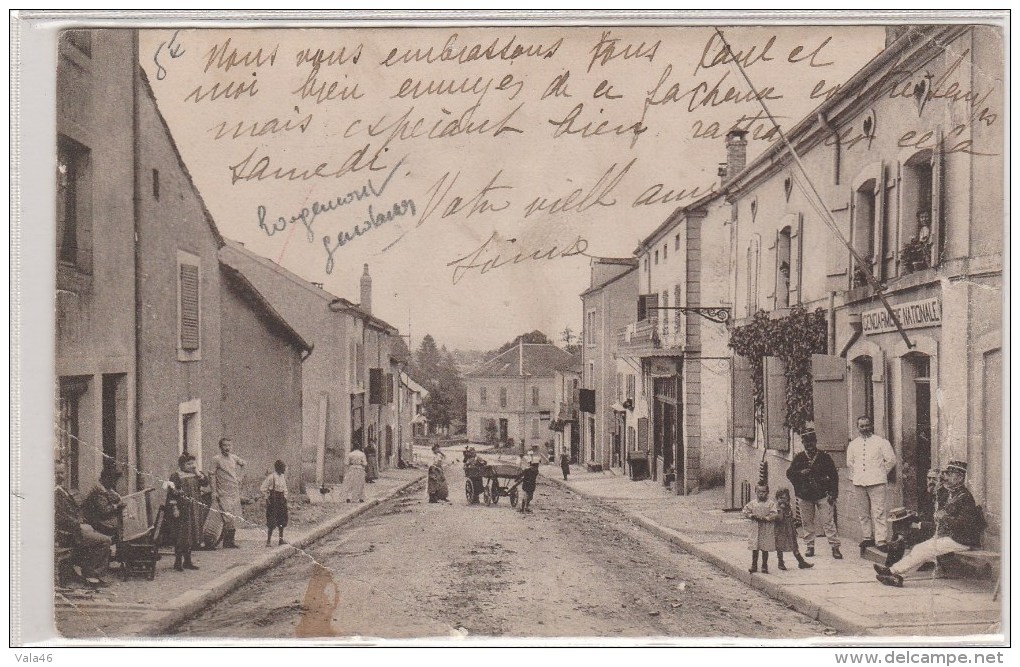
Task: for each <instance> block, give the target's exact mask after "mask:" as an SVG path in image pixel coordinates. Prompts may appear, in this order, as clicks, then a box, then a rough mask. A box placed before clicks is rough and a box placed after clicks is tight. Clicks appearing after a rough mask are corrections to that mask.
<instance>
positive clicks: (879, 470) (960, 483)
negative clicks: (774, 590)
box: [743, 416, 985, 586]
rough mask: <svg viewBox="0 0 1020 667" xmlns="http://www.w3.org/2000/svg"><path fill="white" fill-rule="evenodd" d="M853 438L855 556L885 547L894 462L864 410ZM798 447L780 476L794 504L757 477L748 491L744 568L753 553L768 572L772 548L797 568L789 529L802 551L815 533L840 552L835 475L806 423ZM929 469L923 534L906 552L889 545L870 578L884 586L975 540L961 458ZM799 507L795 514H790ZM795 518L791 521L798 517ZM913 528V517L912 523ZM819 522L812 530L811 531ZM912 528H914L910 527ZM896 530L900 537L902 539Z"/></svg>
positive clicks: (975, 512)
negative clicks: (929, 511) (929, 510)
mask: <svg viewBox="0 0 1020 667" xmlns="http://www.w3.org/2000/svg"><path fill="white" fill-rule="evenodd" d="M857 431H858V437H856V438H854V439H853V440H852V441H851V442H850V444H849V445H848V447H847V450H846V463H847V468H848V472H849V476H850V483H851V485H852V487H853V490H854V493H855V501H856V506H857V513H858V520H859V522H860V528H861V535H862V539H861V542H860V544H859V545H858V546H859V548H860V553H861V556H864V555H865V553H866V551H867V550H868V549H869V548H870V547H875V548H876V549H878V550H879V551H881V552H884V553H889V552H890V541H889V540H890V535H889V533H890V530H889V525H888V512H887V510H886V491H887V485H888V479H889V475H890V473H891V472H892V470H893V468H895V466H896V454H895V452H894V451H893V448H892V445H891V444H890V443H889V441H888V440H886V439H884V438H882V437H880V436H877V435H875V431H874V424H873V422H872V420H871V418H870V417H867V416H862V417H860V418H858V420H857ZM801 442H802V444H803V445H804V451H803V452H800V453H798V454H797V455H796V456H794V457H793V461H792V462H791V464H790V467H789V469H788V470H787V471H786V477H787V479H789V480H790V482H791V484H792V485H793V490H794V495H795V496H796V500H797V505H796V509H797V511H796V512H795V511H794V509H793V506H792V504H791V502H790V492H789V491H788V490H787V489H779V490H778V491H777V492H776V494H775V501H774V502H773V501H770V500H769V488H768V485H767V479H764V478H763V479H761V480H759V484H758V486H757V487H756V489H755V495H756V498H755V499H754V500H752V501H751V502H749V503H748V504H747V505H746V506H745V507H744V510H743V511H744V516H745V517H747V518H748V519H751V520H752V521H753V524H752V527H751V534H750V539H749V544H748V548H749V549H750V550H751V552H752V553H751V568H750V571H751V572H757V571H759V569H758V562H759V555H760V556H761V572H763V573H767V572H768V552H770V551H776V552H777V561H778V567H779V569H781V570H785V569H786V567H785V563H784V562H783V552H785V551H791V552H793V555H794V557H795V558H796V559H797V563H798V567H800V568H809V567H811V566H812V564H811V563H807V562H806V561H805V560H804V558H803V557H802V556H801V554H800V553H799V549H798V544H797V532H798V531H797V529H798V528H800V533H801V536H802V537H803V539H804V543H805V553H804V556H806V557H808V558H810V557H813V556H814V555H815V538H816V536H817V535H819V534H824V535H825V537H826V539H827V540H828V542H829V546H830V548H831V549H832V557H833V558H834V559H837V560H838V559H842V558H843V554H842V552H841V551H840V541H839V537H838V536H837V532H836V523H835V519H834V508H835V506H836V501H837V499H838V497H839V477H838V474H837V472H836V466H835V463H834V462H833V460H832V457H831V456H829V454H828V453H826V452H823V451H820V450H819V449H818V444H817V437H816V434H815V432H814V431H813V430H809V431H807V432H805V433H803V434H801ZM933 472H934V474H932V473H930V474H929V493H930V494H931V496H932V500H933V505H934V507H935V510H934V513H933V516H932V517H931V521H930V525H931V529H930V531H929V533H930V535H925V537H926V538H927V539H924V540H916V541H917V542H918V543H917V544H915V545H914V546H913V549H911V551H910V552H909V553H907V554H906V555H904V553H903V551H905V549H901V550H900V551H899V552H897V551H896V549H893V550H892V551H893V553H892V555H890V556H889V557H888V558H887V561H886V564H884V565H878V564H876V565H875V571H876V575H877V578H878V580H879V581H880V582H881V583H883V584H885V585H887V586H902V585H903V575H904V574H905V573H907V572H910V571H912V570H914V569H917V568H919V567H921V566H922V565H924V564H925V563H927V562H931V561H934V560H935V559H936V558H937V557H938V556H941V555H945V554H949V553H954V552H959V551H965V550H968V549H970V548H972V547H976V546H978V545H979V544H980V540H981V531H982V530H983V529H984V525H985V524H984V518H983V516H982V514H981V510H980V508H979V507H978V506H977V505H976V503H975V501H974V497H973V495H971V493H970V491H969V490H968V489H967V487H966V486H965V481H966V475H967V464H966V463H965V462H963V461H950V462H949V464H948V465H947V466H946V469H945V470H944V471H941V472H939V471H933ZM798 514H799V517H798ZM798 518H799V520H798ZM914 527H915V528H916V529H920V527H921V523H920V522H919V523H917V524H914ZM819 528H820V530H819ZM915 534H920V533H918V532H916V531H915ZM899 537H900V544H901V546H903V543H904V540H903V537H902V536H899Z"/></svg>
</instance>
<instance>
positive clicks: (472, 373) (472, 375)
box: [464, 272, 629, 379]
mask: <svg viewBox="0 0 1020 667" xmlns="http://www.w3.org/2000/svg"><path fill="white" fill-rule="evenodd" d="M628 273H629V272H628ZM521 345H525V346H527V345H531V346H538V345H541V346H543V347H546V346H548V347H554V348H556V349H557V350H559V351H560V352H562V353H563V354H567V355H570V356H571V357H573V356H574V355H571V354H570V353H569V352H567V351H566V350H564V349H563V348H561V347H558V346H557V345H556V344H555V343H518V344H517V345H514V346H513V347H511V348H510V349H508V350H504V351H503V352H500V353H499V354H497V355H496V356H494V357H492V358H491V359H488V360H486V361H484V362H482V364H481V366H483V367H484V366H488V365H489V364H491V363H492V362H494V361H496V360H497V359H499V358H500V357H502V356H503V355H505V354H509V353H510V352H513V351H514V350H516V349H517V348H518V347H519V346H521ZM557 370H559V369H557V368H552V369H550V372H551V373H550V375H529V376H528V377H552V376H553V375H555V373H556V371H557ZM489 377H525V376H524V375H521V374H517V375H516V376H507V375H484V374H479V373H478V372H477V371H470V372H468V373H465V374H464V378H465V379H467V378H479V379H481V378H489Z"/></svg>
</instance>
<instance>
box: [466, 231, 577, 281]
mask: <svg viewBox="0 0 1020 667" xmlns="http://www.w3.org/2000/svg"><path fill="white" fill-rule="evenodd" d="M523 246H524V244H523V243H521V244H518V241H517V239H501V238H500V236H499V234H497V233H496V232H493V233H492V235H491V236H489V238H488V239H486V240H485V243H483V244H482V245H481V246H479V247H478V248H476V249H475V250H472V251H471V252H469V253H468V254H466V255H464V256H462V257H458V258H457V259H454V260H453V261H450V262H448V263H447V264H446V265H447V266H450V267H453V284H454V285H456V284H457V283H459V282H460V281H461V280H462V279H463V278H464V277H465V276H466V275H468V274H469V273H470V272H471V271H475V270H477V271H478V273H479V275H481V274H484V273H488V272H489V271H492V270H494V269H499V268H502V267H504V266H507V265H512V264H520V263H521V262H528V261H537V260H543V259H545V260H550V259H559V258H562V257H575V256H577V255H584V256H587V255H586V254H585V253H586V251H587V250H588V240H587V239H584V238H582V237H580V236H578V237H577V238H575V239H574V240H573V241H571V242H570V243H569V244H567V245H566V246H564V247H562V248H561V247H560V246H559V245H553V246H552V247H550V248H542V247H539V248H534V249H531V248H524V247H523ZM504 253H505V255H504Z"/></svg>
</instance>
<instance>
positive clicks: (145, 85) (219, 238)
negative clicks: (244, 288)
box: [135, 30, 225, 248]
mask: <svg viewBox="0 0 1020 667" xmlns="http://www.w3.org/2000/svg"><path fill="white" fill-rule="evenodd" d="M135 32H136V33H137V30H136V31H135ZM135 69H136V71H137V73H138V78H139V81H141V85H142V89H143V90H144V91H145V94H146V95H148V96H149V99H150V100H152V106H153V108H154V109H155V110H156V118H158V119H159V122H160V124H161V125H162V126H163V130H164V131H165V132H166V138H167V140H168V141H169V142H170V150H172V151H173V153H174V156H175V157H176V158H177V164H178V165H180V167H181V171H183V172H184V177H185V178H187V179H188V185H190V186H191V190H192V192H193V193H194V194H195V196H196V197H198V204H199V206H201V207H202V214H203V215H204V216H205V220H206V222H207V223H208V224H209V229H210V230H211V231H212V233H213V236H214V237H215V238H216V243H217V244H218V245H219V247H220V248H222V247H223V246H224V245H225V240H224V238H223V235H222V234H220V230H219V228H218V227H217V226H216V221H215V220H214V219H213V216H212V213H210V212H209V207H208V206H206V205H205V199H203V198H202V193H201V192H200V191H199V189H198V187H197V186H196V185H195V179H194V178H192V177H191V172H190V171H188V166H187V165H186V164H185V163H184V158H183V157H182V156H181V152H180V150H179V149H178V148H177V142H176V141H175V140H174V135H173V132H171V131H170V126H169V125H167V123H166V118H164V117H163V112H162V111H161V110H160V108H159V102H158V101H157V100H156V93H155V92H154V91H153V90H152V84H150V83H149V77H148V75H147V74H146V73H145V69H144V68H143V67H142V65H141V63H137V64H136V66H135ZM135 113H138V112H137V110H136V111H135ZM136 140H137V139H136ZM135 168H136V169H137V168H138V165H135Z"/></svg>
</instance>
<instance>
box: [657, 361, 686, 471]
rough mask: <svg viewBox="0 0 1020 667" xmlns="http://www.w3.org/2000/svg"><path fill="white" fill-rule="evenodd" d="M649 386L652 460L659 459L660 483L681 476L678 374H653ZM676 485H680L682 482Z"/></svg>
mask: <svg viewBox="0 0 1020 667" xmlns="http://www.w3.org/2000/svg"><path fill="white" fill-rule="evenodd" d="M653 388H654V401H653V415H652V419H653V424H652V428H653V429H654V430H653V441H652V447H653V449H654V452H653V453H654V459H653V460H655V461H656V462H659V461H661V462H662V464H661V465H662V483H663V485H664V486H668V485H670V484H672V483H677V482H679V481H682V480H683V478H684V464H683V462H684V451H683V440H682V438H681V437H680V416H681V410H680V401H679V395H680V392H679V388H680V378H679V376H675V375H674V376H672V377H663V378H655V379H654V381H653ZM678 488H682V484H680V485H679V486H678Z"/></svg>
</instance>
